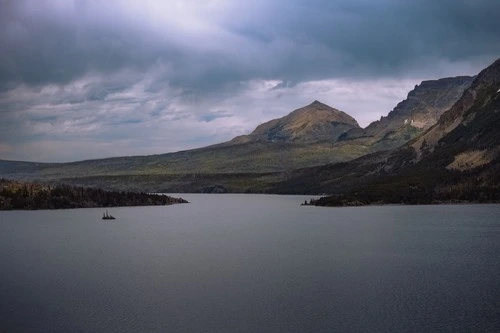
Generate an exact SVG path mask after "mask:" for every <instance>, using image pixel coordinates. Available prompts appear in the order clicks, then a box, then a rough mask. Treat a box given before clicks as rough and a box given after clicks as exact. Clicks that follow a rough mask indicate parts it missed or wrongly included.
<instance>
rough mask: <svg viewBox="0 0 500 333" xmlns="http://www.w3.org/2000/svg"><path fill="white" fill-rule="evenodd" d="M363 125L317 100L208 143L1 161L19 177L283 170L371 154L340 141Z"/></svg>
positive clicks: (0, 169) (2, 168) (1, 170)
mask: <svg viewBox="0 0 500 333" xmlns="http://www.w3.org/2000/svg"><path fill="white" fill-rule="evenodd" d="M353 128H359V125H358V123H357V122H356V121H355V120H354V119H353V118H352V117H350V116H349V115H347V114H346V113H344V112H342V111H339V110H336V109H334V108H331V107H329V106H328V105H325V104H323V103H320V102H318V101H315V102H313V103H311V104H310V105H308V106H306V107H303V108H300V109H297V110H295V111H293V112H291V113H290V114H288V115H286V116H285V117H283V118H279V119H274V120H271V121H269V122H267V123H265V124H262V125H260V126H258V127H257V128H256V129H255V130H254V131H253V132H252V133H251V134H249V135H247V136H241V137H237V138H235V139H233V140H231V141H229V142H226V143H221V144H216V145H213V146H208V147H204V148H198V149H192V150H187V151H180V152H176V153H168V154H161V155H150V156H131V157H116V158H106V159H98V160H86V161H79V162H72V163H29V162H15V161H0V174H1V175H3V176H4V177H10V178H20V179H25V178H27V179H62V178H68V177H92V176H119V175H159V174H162V175H163V174H177V175H178V174H186V173H189V174H193V173H203V174H214V173H223V174H227V173H247V172H251V173H261V172H283V171H289V170H292V169H295V168H301V167H307V166H313V165H322V164H327V163H336V162H340V161H346V160H350V159H353V158H356V157H359V156H361V155H363V154H366V153H367V152H369V151H368V148H367V147H366V146H364V145H359V144H358V143H357V142H355V143H354V142H344V143H338V144H337V140H338V137H339V136H341V135H342V134H344V133H345V132H346V131H348V130H350V129H353Z"/></svg>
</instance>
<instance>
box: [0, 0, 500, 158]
mask: <svg viewBox="0 0 500 333" xmlns="http://www.w3.org/2000/svg"><path fill="white" fill-rule="evenodd" d="M499 12H500V2H498V1H496V0H478V1H465V0H456V1H451V0H441V1H431V0H422V1H418V2H415V1H413V2H411V1H396V0H381V1H377V2H374V1H367V0H355V1H352V0H349V1H348V0H335V1H329V0H313V1H305V0H292V1H289V0H286V1H285V0H276V1H263V0H256V1H252V2H239V1H238V2H232V1H227V2H225V1H203V2H199V1H195V0H182V1H181V0H178V1H148V2H144V4H141V2H130V1H126V0H110V1H105V2H104V1H92V0H87V1H84V0H81V1H80V0H75V1H73V2H70V1H59V0H44V1H37V0H0V158H18V159H32V160H36V159H40V158H37V157H36V156H35V157H33V155H32V153H30V152H36V151H37V149H39V150H38V151H42V150H43V149H45V151H50V152H51V153H50V154H48V155H47V156H48V157H47V158H43V159H45V160H50V159H51V158H52V159H56V160H68V159H78V158H82V157H104V156H108V155H109V154H110V152H109V151H107V150H106V149H108V148H109V146H108V145H107V143H108V142H114V143H115V145H114V146H113V145H112V146H113V147H115V148H116V149H114V150H113V155H116V154H118V155H120V154H121V155H123V154H132V153H135V154H141V153H161V152H166V151H173V150H176V149H185V148H192V147H196V146H200V145H205V144H211V143H215V142H217V141H223V140H226V139H229V138H231V137H232V136H235V135H238V134H243V133H245V132H246V131H249V130H251V129H252V128H253V127H254V126H255V125H257V124H258V123H260V122H263V121H266V120H269V119H271V118H275V117H279V116H282V115H284V114H286V113H287V112H289V111H291V110H293V109H295V108H298V107H300V106H302V105H303V104H307V103H309V102H310V101H312V100H314V99H320V100H322V101H324V102H328V103H329V104H331V105H332V106H334V107H337V108H340V109H344V110H345V111H347V112H349V113H350V114H352V115H353V116H355V117H356V118H357V119H358V121H359V122H360V123H361V124H365V125H366V124H367V123H368V122H369V121H372V120H375V119H377V118H378V117H380V116H381V115H384V114H386V113H387V112H388V111H389V110H390V109H392V107H393V106H394V105H395V104H396V103H397V102H398V101H399V100H401V99H402V98H404V96H405V95H406V92H407V89H410V88H411V87H412V86H413V85H414V84H416V83H418V82H419V81H420V80H422V79H432V78H438V77H442V76H448V75H462V74H475V73H477V72H478V71H479V70H480V69H481V68H482V67H485V66H486V65H488V64H489V63H490V62H491V61H492V60H493V59H495V58H497V57H498V55H499V54H500V20H498V13H499ZM342 87H344V88H342ZM356 87H358V88H356ZM356 89H360V90H356ZM361 89H362V90H361ZM368 97H369V98H370V99H367V98H368ZM221 110H225V111H221ZM152 137H154V139H151V138H152ZM147 138H148V139H149V141H147ZM83 142H92V145H91V146H94V147H95V149H94V150H93V149H92V148H91V147H88V148H85V149H83V148H82V149H81V151H85V152H87V153H88V155H86V156H81V154H74V153H73V151H74V149H73V148H72V147H74V146H78V147H83V146H84V144H83ZM146 142H148V143H147V144H146ZM167 142H168V145H167V144H166V143H167ZM42 143H43V144H42ZM64 143H66V144H67V146H68V148H67V149H66V152H64V151H65V150H64V149H63V148H62V147H65V145H64ZM70 143H71V144H70ZM50 145H52V146H54V147H55V146H57V147H59V149H49V146H50ZM35 147H37V148H35ZM43 147H45V148H43ZM120 147H121V148H120ZM42 148H43V149H42ZM63 152H64V153H63ZM58 154H59V155H58Z"/></svg>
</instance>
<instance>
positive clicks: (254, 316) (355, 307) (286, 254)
mask: <svg viewBox="0 0 500 333" xmlns="http://www.w3.org/2000/svg"><path fill="white" fill-rule="evenodd" d="M180 196H182V197H184V198H186V199H187V200H189V201H190V202H191V203H190V204H185V205H174V206H162V207H129V208H125V207H124V208H112V209H109V212H110V213H111V214H113V215H114V216H116V217H117V220H115V221H103V220H101V216H102V213H103V211H104V210H103V209H74V210H54V211H12V212H0V325H1V329H0V331H2V332H3V331H5V332H120V333H124V332H176V333H177V332H217V333H221V332H301V333H307V332H499V330H500V205H443V206H374V207H355V208H354V207H353V208H324V207H310V206H304V207H301V206H300V203H301V202H303V201H304V199H309V198H310V197H304V196H276V195H243V194H236V195H235V194H232V195H226V194H221V195H203V194H182V195H180Z"/></svg>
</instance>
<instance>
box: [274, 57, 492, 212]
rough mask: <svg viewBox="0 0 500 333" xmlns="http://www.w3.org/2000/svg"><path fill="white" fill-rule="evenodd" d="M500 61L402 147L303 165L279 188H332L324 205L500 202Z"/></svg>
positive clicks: (317, 191) (327, 189) (305, 190)
mask: <svg viewBox="0 0 500 333" xmlns="http://www.w3.org/2000/svg"><path fill="white" fill-rule="evenodd" d="M499 127H500V59H499V60H497V61H495V62H494V63H493V64H492V65H491V66H489V67H487V68H486V69H484V70H483V71H481V72H480V73H479V74H478V75H477V77H476V78H475V79H474V80H473V82H472V83H471V84H470V86H469V87H468V88H467V89H466V90H465V92H464V93H463V94H462V96H461V97H460V99H459V100H458V101H457V102H456V103H454V104H453V106H452V107H451V108H450V109H449V110H447V111H446V112H444V113H443V114H442V115H441V117H440V118H439V120H438V122H437V123H436V124H435V125H434V126H432V127H430V128H429V129H428V130H427V131H425V132H424V133H422V134H421V135H420V136H418V137H417V138H415V139H413V140H411V141H410V142H408V143H407V144H405V145H403V146H402V147H400V148H398V149H395V150H392V151H385V152H379V153H375V154H371V155H367V156H364V157H361V158H359V159H355V160H353V161H350V162H347V163H340V164H336V165H327V166H322V167H316V168H309V169H302V170H299V171H297V172H296V173H295V174H294V175H292V176H291V177H289V178H288V179H287V180H286V181H284V182H282V183H280V184H278V185H277V186H276V187H275V188H273V191H275V192H286V193H289V192H292V191H293V188H296V186H298V185H300V186H301V191H300V192H302V193H303V192H310V193H321V192H327V193H331V194H333V195H332V196H329V197H325V198H322V199H320V200H317V201H313V204H317V205H356V204H368V203H439V202H492V201H493V202H498V201H500V131H499V130H498V128H499Z"/></svg>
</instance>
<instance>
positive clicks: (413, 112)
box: [341, 76, 474, 151]
mask: <svg viewBox="0 0 500 333" xmlns="http://www.w3.org/2000/svg"><path fill="white" fill-rule="evenodd" d="M473 79H474V78H473V77H470V76H458V77H451V78H443V79H439V80H429V81H423V82H422V83H421V84H419V85H416V86H415V88H414V89H413V90H412V91H410V92H409V93H408V96H407V98H406V99H405V100H404V101H402V102H400V103H399V104H398V105H397V106H396V107H395V108H394V109H393V110H392V111H391V112H389V114H388V115H387V116H386V117H382V118H381V119H380V120H378V121H374V122H372V123H371V124H370V125H368V126H367V127H366V128H365V129H363V130H357V129H354V130H351V131H349V132H347V133H346V134H345V135H344V136H343V137H342V138H341V139H344V140H346V139H348V140H352V139H357V138H362V137H366V138H370V142H371V145H372V147H373V149H372V151H377V150H384V149H393V148H396V147H399V146H401V145H402V144H404V143H406V142H407V141H409V140H410V139H412V138H414V137H416V136H418V135H419V134H421V133H423V132H424V131H425V130H427V129H428V128H429V127H431V126H433V125H434V124H436V122H437V120H438V119H439V117H440V116H441V115H442V114H443V113H444V112H445V111H446V110H448V109H449V108H450V107H451V106H453V104H454V103H455V102H456V101H458V99H459V98H460V97H461V96H462V94H463V92H464V91H465V90H466V89H467V88H468V87H469V86H470V84H471V83H472V81H473Z"/></svg>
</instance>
